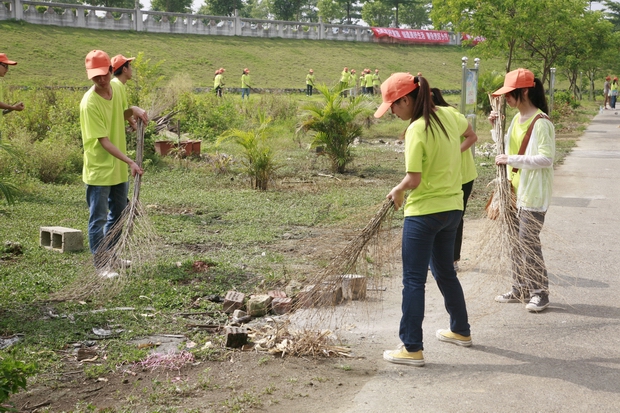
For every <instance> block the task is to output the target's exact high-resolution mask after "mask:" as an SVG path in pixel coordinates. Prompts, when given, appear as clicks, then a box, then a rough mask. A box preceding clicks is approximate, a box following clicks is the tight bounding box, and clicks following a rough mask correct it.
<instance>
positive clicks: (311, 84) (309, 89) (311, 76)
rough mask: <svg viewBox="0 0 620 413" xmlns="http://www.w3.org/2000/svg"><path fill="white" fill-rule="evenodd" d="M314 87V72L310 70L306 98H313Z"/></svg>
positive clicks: (307, 78) (307, 77)
mask: <svg viewBox="0 0 620 413" xmlns="http://www.w3.org/2000/svg"><path fill="white" fill-rule="evenodd" d="M313 87H314V70H312V69H310V70H309V71H308V74H307V75H306V96H312V88H313Z"/></svg>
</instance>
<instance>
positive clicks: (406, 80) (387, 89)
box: [375, 72, 419, 118]
mask: <svg viewBox="0 0 620 413" xmlns="http://www.w3.org/2000/svg"><path fill="white" fill-rule="evenodd" d="M414 81H415V78H414V77H413V76H412V75H411V74H410V73H402V72H400V73H394V74H393V75H392V76H390V77H388V78H387V80H386V81H385V82H383V83H382V84H381V97H382V98H383V103H381V105H380V106H379V109H377V111H376V112H375V118H380V117H381V116H383V115H384V114H385V112H387V110H388V109H389V108H390V106H392V103H394V102H396V101H397V100H398V99H400V98H402V97H403V96H405V95H407V94H409V93H411V92H413V91H414V90H416V89H417V88H418V86H419V85H418V84H417V83H414Z"/></svg>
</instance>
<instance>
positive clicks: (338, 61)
mask: <svg viewBox="0 0 620 413" xmlns="http://www.w3.org/2000/svg"><path fill="white" fill-rule="evenodd" d="M0 32H1V33H2V51H3V52H4V53H7V55H8V56H9V57H10V58H11V59H13V60H16V61H17V62H18V65H17V66H15V67H11V69H10V71H9V73H8V75H7V77H6V80H8V81H9V83H10V84H11V85H12V86H15V85H26V86H35V85H60V86H89V85H90V83H89V81H88V80H87V79H86V72H85V69H84V58H85V56H86V54H87V53H88V52H89V51H91V50H93V49H102V50H105V51H106V52H108V54H109V55H110V56H114V55H116V54H118V53H122V54H124V55H125V56H136V55H137V54H138V53H139V52H144V54H145V57H146V58H147V59H151V61H152V62H159V61H165V63H164V64H163V65H162V71H163V74H164V75H165V76H167V77H168V78H172V77H173V76H174V75H175V74H176V73H188V74H189V75H190V77H191V79H192V81H193V84H194V86H195V87H212V86H213V72H214V71H215V69H217V68H219V67H224V68H226V74H225V78H226V85H227V86H228V87H240V78H241V71H242V70H243V68H244V67H249V68H250V70H251V71H252V72H251V73H252V80H253V86H254V87H257V88H300V89H301V88H303V89H305V77H306V74H307V72H308V70H309V69H310V68H312V69H314V71H315V74H316V78H317V83H326V84H328V85H331V84H334V83H336V82H337V81H339V79H340V72H341V71H342V68H343V67H344V66H348V67H349V68H355V69H356V70H358V72H359V71H361V70H362V69H364V68H367V67H368V68H371V69H375V68H377V69H379V70H380V74H381V77H382V79H387V77H388V76H389V75H390V73H393V72H398V71H405V72H411V73H417V72H422V73H423V74H424V75H425V76H426V77H427V78H428V79H429V80H430V82H431V84H433V85H434V86H436V87H439V88H441V89H452V90H454V89H460V88H461V86H460V85H461V57H463V56H468V57H470V60H472V59H473V58H474V57H480V56H477V54H476V53H475V52H474V51H473V50H472V49H471V48H464V47H460V46H411V45H396V44H394V45H391V44H376V43H361V42H359V43H358V42H342V41H316V40H287V39H275V38H274V39H256V38H250V37H237V36H235V37H231V36H202V35H180V34H179V35H177V34H157V33H138V32H133V31H109V30H87V29H76V28H68V27H55V26H43V25H33V24H28V23H24V22H15V21H0ZM171 50H174V53H173V54H171V53H170V51H171ZM503 65H504V63H503V62H502V61H500V60H498V59H495V60H483V61H482V63H481V70H482V71H486V70H500V71H501V69H502V67H503Z"/></svg>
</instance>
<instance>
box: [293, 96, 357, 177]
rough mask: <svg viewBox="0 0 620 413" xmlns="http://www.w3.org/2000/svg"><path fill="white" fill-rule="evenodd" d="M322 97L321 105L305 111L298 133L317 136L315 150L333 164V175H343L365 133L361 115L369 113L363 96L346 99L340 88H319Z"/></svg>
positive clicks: (313, 144) (315, 137)
mask: <svg viewBox="0 0 620 413" xmlns="http://www.w3.org/2000/svg"><path fill="white" fill-rule="evenodd" d="M317 90H318V91H319V92H320V93H321V95H322V100H321V101H319V102H309V103H307V104H306V105H304V106H303V107H302V109H303V111H304V112H303V114H302V121H301V123H300V125H299V127H298V129H297V132H300V131H303V132H308V131H311V132H313V133H314V140H313V142H312V146H313V147H318V146H322V147H323V148H324V150H325V154H326V155H327V156H328V157H329V159H330V161H331V167H332V172H337V173H344V171H345V168H346V166H347V164H348V163H349V162H350V161H351V160H352V159H353V155H352V153H351V144H352V143H353V141H354V140H355V138H357V137H359V136H360V134H361V133H362V123H361V121H360V120H359V117H358V115H360V114H361V113H362V112H364V111H365V110H366V106H367V104H366V103H365V102H366V101H365V99H364V97H362V96H358V97H356V98H353V99H350V98H347V97H345V96H344V95H343V94H342V93H341V92H342V89H341V88H340V87H339V86H336V87H334V88H331V89H330V88H328V87H327V86H325V85H318V86H317Z"/></svg>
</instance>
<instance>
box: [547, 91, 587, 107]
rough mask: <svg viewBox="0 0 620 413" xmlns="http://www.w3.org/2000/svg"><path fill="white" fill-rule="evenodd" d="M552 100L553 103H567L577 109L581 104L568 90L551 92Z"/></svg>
mask: <svg viewBox="0 0 620 413" xmlns="http://www.w3.org/2000/svg"><path fill="white" fill-rule="evenodd" d="M553 101H554V102H553V103H554V104H555V105H560V106H561V105H568V106H570V107H571V108H572V109H577V108H578V107H579V106H581V103H580V102H579V101H578V100H577V99H575V96H573V95H572V94H571V93H570V92H562V91H557V92H555V93H554V94H553Z"/></svg>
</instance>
